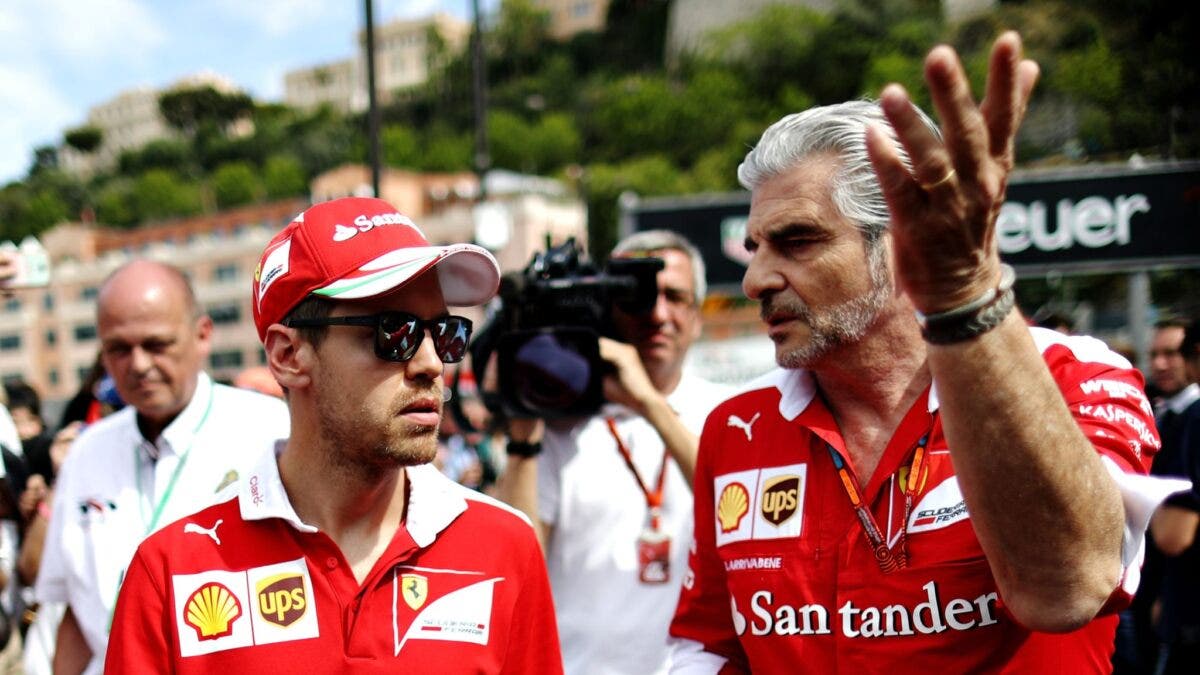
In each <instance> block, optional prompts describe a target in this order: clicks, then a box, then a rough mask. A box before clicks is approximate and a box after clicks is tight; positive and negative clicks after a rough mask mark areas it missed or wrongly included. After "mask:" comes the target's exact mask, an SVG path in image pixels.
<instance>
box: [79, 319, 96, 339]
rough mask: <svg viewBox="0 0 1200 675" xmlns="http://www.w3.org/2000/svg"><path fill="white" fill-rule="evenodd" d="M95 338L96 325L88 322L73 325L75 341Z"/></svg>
mask: <svg viewBox="0 0 1200 675" xmlns="http://www.w3.org/2000/svg"><path fill="white" fill-rule="evenodd" d="M95 339H96V327H95V326H93V325H91V324H90V323H87V324H82V325H79V326H75V341H76V342H86V341H88V340H95Z"/></svg>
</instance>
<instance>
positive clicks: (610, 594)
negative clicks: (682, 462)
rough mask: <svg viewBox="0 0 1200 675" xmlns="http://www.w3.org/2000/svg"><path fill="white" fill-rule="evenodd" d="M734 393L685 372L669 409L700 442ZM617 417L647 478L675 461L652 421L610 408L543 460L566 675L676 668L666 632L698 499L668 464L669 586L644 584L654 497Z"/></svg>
mask: <svg viewBox="0 0 1200 675" xmlns="http://www.w3.org/2000/svg"><path fill="white" fill-rule="evenodd" d="M733 391H734V390H733V388H731V387H728V386H725V385H720V384H715V383H712V382H707V381H705V380H702V379H700V378H697V377H694V376H691V375H690V374H688V373H686V372H685V373H684V376H683V378H682V379H681V380H680V382H679V385H678V386H677V387H676V388H675V391H673V392H672V393H671V394H670V396H668V397H667V402H668V403H669V404H670V405H671V407H672V408H673V409H674V410H675V411H676V413H678V414H679V417H680V420H682V422H683V423H684V425H685V426H686V427H687V428H688V429H690V430H691V431H692V432H694V433H697V434H699V433H700V429H701V428H702V427H703V425H704V420H705V418H706V417H707V416H708V413H709V411H710V410H712V409H713V407H715V406H716V405H717V404H718V403H720V402H721V401H722V400H724V399H725V398H726V397H727V396H729V395H731V394H732V392H733ZM605 417H612V418H613V420H614V422H615V425H616V428H617V433H618V434H620V436H621V439H622V442H623V443H625V444H626V447H627V448H628V449H629V452H630V454H631V456H632V458H633V463H634V465H635V466H637V468H638V472H639V473H640V474H641V476H642V479H643V480H644V481H645V482H646V483H647V484H649V485H653V484H654V482H655V481H656V479H657V478H658V473H659V469H660V467H661V466H662V458H663V453H664V452H666V450H665V447H664V445H663V441H662V438H661V437H660V436H659V435H658V432H657V431H655V429H654V427H653V426H652V425H651V424H650V422H648V421H647V420H646V419H645V418H643V417H640V416H638V415H635V414H633V413H632V412H631V411H629V410H628V409H627V408H624V407H622V406H619V405H616V404H608V405H606V406H604V408H603V409H602V410H601V411H600V413H599V414H597V415H594V416H592V417H589V418H587V419H583V420H577V421H572V422H571V423H567V424H564V423H561V422H560V423H551V424H549V425H547V427H546V434H545V437H544V438H543V439H542V447H543V451H542V454H541V455H539V456H538V514H539V516H540V517H541V519H542V520H543V521H544V522H546V523H547V524H549V525H553V526H554V532H553V534H552V535H551V537H550V541H549V542H548V543H547V548H546V567H547V568H548V569H549V572H550V586H551V589H552V590H553V591H554V605H555V612H556V614H557V616H558V631H559V638H560V640H561V642H562V652H563V663H564V670H565V672H566V673H567V675H617V674H636V675H651V674H659V673H665V672H666V670H667V667H668V664H669V662H668V651H667V626H668V624H669V623H670V621H671V616H672V614H673V612H674V609H675V602H676V601H677V600H678V599H679V587H680V585H681V583H682V579H683V575H684V573H685V571H686V569H687V554H688V546H689V545H690V544H691V542H692V490H691V486H690V485H688V483H687V481H686V480H685V479H684V477H683V474H682V473H681V472H680V470H679V465H677V464H676V463H675V462H674V461H672V462H670V463H668V465H667V476H666V480H665V490H664V495H663V506H662V519H663V528H664V530H665V532H667V533H668V534H669V535H670V536H671V546H670V567H669V571H668V575H669V576H668V580H667V582H666V583H661V584H644V583H641V582H640V581H639V580H638V578H639V563H638V549H637V542H638V537H639V536H640V535H641V534H642V531H643V530H644V528H645V527H646V524H647V519H648V512H647V507H646V498H645V495H644V494H643V492H642V490H641V488H639V487H638V484H637V481H636V479H635V478H634V477H633V474H632V473H631V472H630V470H629V468H628V467H627V466H626V465H625V462H624V460H623V459H622V458H621V455H620V453H619V451H618V450H617V444H616V441H615V440H614V439H613V437H612V434H611V433H610V431H609V429H608V425H607V424H606V423H605V421H604V418H605Z"/></svg>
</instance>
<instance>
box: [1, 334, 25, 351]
mask: <svg viewBox="0 0 1200 675" xmlns="http://www.w3.org/2000/svg"><path fill="white" fill-rule="evenodd" d="M20 348H21V336H20V335H16V334H13V335H0V352H11V351H13V350H14V349H20Z"/></svg>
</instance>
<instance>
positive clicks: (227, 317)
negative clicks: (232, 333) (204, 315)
mask: <svg viewBox="0 0 1200 675" xmlns="http://www.w3.org/2000/svg"><path fill="white" fill-rule="evenodd" d="M208 315H209V316H210V317H212V321H213V323H214V324H217V325H218V326H220V325H224V324H230V323H237V322H238V321H241V320H242V308H241V307H240V306H239V305H217V306H216V307H210V308H209V309H208Z"/></svg>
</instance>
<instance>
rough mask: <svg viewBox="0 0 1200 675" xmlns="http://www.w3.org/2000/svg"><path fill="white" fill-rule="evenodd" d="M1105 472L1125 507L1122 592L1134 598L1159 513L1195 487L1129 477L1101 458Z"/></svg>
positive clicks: (1178, 480) (1177, 480)
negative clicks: (1168, 500) (1170, 500)
mask: <svg viewBox="0 0 1200 675" xmlns="http://www.w3.org/2000/svg"><path fill="white" fill-rule="evenodd" d="M1101 459H1102V460H1103V461H1104V468H1106V469H1108V473H1109V475H1110V476H1112V479H1113V481H1114V482H1115V483H1116V484H1117V490H1119V491H1120V493H1121V503H1122V504H1123V505H1124V506H1125V533H1124V539H1123V540H1122V542H1121V566H1122V567H1123V568H1124V570H1123V574H1122V578H1121V589H1122V590H1124V591H1125V592H1126V593H1129V594H1130V595H1132V594H1133V592H1134V591H1136V590H1137V587H1138V582H1139V581H1140V580H1141V567H1142V558H1143V556H1144V555H1145V551H1146V529H1147V528H1148V527H1149V526H1150V518H1151V517H1152V516H1153V515H1154V511H1155V509H1157V508H1158V506H1159V505H1160V504H1162V503H1163V501H1164V500H1166V498H1167V497H1169V496H1171V495H1173V494H1175V493H1177V492H1187V491H1188V490H1190V489H1192V483H1191V481H1189V480H1186V479H1183V478H1164V477H1160V476H1144V475H1142V474H1137V473H1127V472H1125V471H1123V470H1121V468H1120V467H1119V466H1117V463H1116V462H1114V461H1113V460H1112V459H1109V458H1108V457H1105V456H1103V455H1101Z"/></svg>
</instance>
